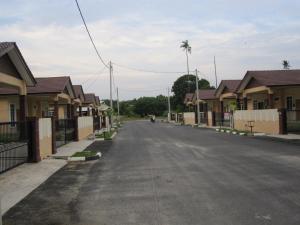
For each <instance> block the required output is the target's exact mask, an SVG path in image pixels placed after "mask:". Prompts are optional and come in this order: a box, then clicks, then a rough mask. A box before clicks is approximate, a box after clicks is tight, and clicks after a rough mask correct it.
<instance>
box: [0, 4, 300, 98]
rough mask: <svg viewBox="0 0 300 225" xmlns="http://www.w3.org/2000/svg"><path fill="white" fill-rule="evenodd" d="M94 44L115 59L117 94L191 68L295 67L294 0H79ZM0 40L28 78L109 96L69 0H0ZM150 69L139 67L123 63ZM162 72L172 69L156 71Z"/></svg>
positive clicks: (203, 74) (205, 74)
mask: <svg viewBox="0 0 300 225" xmlns="http://www.w3.org/2000/svg"><path fill="white" fill-rule="evenodd" d="M78 1H79V4H80V6H81V9H82V12H83V14H84V16H85V19H86V22H87V24H88V26H89V29H90V31H91V33H92V36H93V37H94V40H95V44H96V46H97V48H98V50H99V52H100V54H101V56H102V57H103V59H104V60H105V62H109V61H112V62H113V63H114V64H115V65H114V67H113V71H114V73H113V74H114V85H113V86H114V87H113V89H114V91H113V97H114V98H116V91H115V89H116V87H118V88H119V95H120V99H121V100H126V99H132V98H136V97H140V96H156V95H159V94H164V95H167V88H168V87H171V86H172V84H173V82H174V81H175V80H176V79H177V78H178V77H179V76H181V75H182V73H184V72H186V70H187V69H186V58H185V57H186V56H185V53H184V52H183V51H182V49H180V44H181V42H182V41H183V40H189V43H190V45H191V47H192V53H191V55H190V56H189V59H190V68H191V70H195V69H196V68H197V69H198V70H199V71H200V78H205V79H207V80H209V81H210V82H211V84H212V85H215V76H214V64H213V58H214V56H215V57H216V63H217V75H218V80H219V81H220V80H222V79H242V78H243V76H244V75H245V73H246V71H247V70H267V69H282V60H288V61H289V62H290V64H291V66H292V69H299V68H300V57H299V54H300V14H299V11H300V1H298V0H185V1H179V0H109V1H108V0H78ZM0 7H1V14H0V30H1V32H0V41H15V42H16V43H17V45H18V46H19V48H20V50H21V52H22V54H23V56H24V58H25V60H26V61H27V64H28V65H29V67H30V69H31V71H32V72H33V74H34V76H35V77H45V76H61V75H64V76H66V75H67V76H71V79H72V82H73V84H82V85H83V88H84V91H85V92H86V93H89V92H93V93H96V95H99V96H100V98H101V99H107V98H109V71H108V70H107V69H105V68H104V66H103V65H102V64H101V63H100V61H99V59H98V58H97V56H96V53H95V51H94V49H93V47H92V44H91V42H90V41H89V38H88V35H87V33H86V31H85V28H84V26H83V23H82V21H81V18H80V15H79V12H78V10H77V8H76V3H75V1H74V0H10V1H5V0H0ZM118 65H121V66H125V67H129V68H137V69H140V70H150V71H157V72H159V73H146V72H141V71H140V72H138V71H133V70H129V69H126V68H125V67H121V66H118ZM162 71H167V72H171V71H172V72H173V71H174V72H176V73H160V72H162Z"/></svg>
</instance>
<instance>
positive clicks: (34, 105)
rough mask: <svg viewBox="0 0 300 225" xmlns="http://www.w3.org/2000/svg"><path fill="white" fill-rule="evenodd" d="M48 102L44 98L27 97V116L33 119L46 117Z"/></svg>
mask: <svg viewBox="0 0 300 225" xmlns="http://www.w3.org/2000/svg"><path fill="white" fill-rule="evenodd" d="M48 111H49V102H48V101H47V100H46V99H45V98H36V97H34V98H33V97H31V96H28V115H29V116H34V117H39V118H42V117H45V116H48Z"/></svg>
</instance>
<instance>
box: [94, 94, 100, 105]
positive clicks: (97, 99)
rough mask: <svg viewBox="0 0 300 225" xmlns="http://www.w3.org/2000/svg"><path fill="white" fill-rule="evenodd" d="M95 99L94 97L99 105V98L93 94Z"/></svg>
mask: <svg viewBox="0 0 300 225" xmlns="http://www.w3.org/2000/svg"><path fill="white" fill-rule="evenodd" d="M95 99H96V103H97V105H100V98H99V96H95Z"/></svg>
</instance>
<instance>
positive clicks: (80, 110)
mask: <svg viewBox="0 0 300 225" xmlns="http://www.w3.org/2000/svg"><path fill="white" fill-rule="evenodd" d="M79 116H82V106H79Z"/></svg>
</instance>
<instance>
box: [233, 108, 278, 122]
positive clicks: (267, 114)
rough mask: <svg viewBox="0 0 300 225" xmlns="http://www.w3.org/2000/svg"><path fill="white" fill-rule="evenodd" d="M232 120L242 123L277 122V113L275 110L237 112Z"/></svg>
mask: <svg viewBox="0 0 300 225" xmlns="http://www.w3.org/2000/svg"><path fill="white" fill-rule="evenodd" d="M234 119H235V120H244V121H277V120H279V112H278V110H277V109H261V110H237V111H235V112H234Z"/></svg>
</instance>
